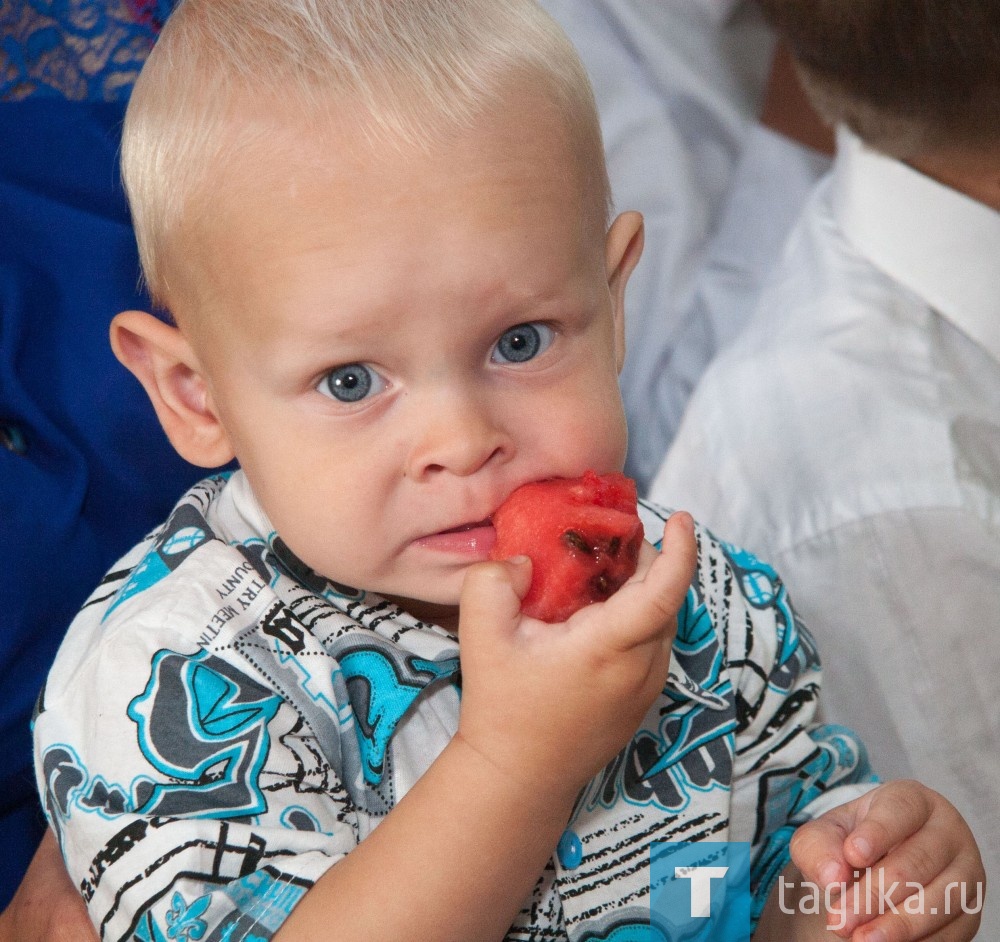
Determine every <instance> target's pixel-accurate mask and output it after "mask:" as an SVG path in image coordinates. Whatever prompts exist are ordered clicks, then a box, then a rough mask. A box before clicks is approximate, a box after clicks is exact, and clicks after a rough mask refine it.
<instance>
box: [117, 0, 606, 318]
mask: <svg viewBox="0 0 1000 942" xmlns="http://www.w3.org/2000/svg"><path fill="white" fill-rule="evenodd" d="M515 78H527V79H528V80H530V81H532V82H537V83H538V85H539V87H540V88H541V89H542V90H543V91H544V92H545V93H546V94H548V96H549V97H550V99H551V100H552V102H553V103H554V105H555V106H556V107H557V108H558V109H559V112H560V114H562V115H564V116H565V121H566V128H567V130H568V131H569V133H570V134H571V135H572V137H573V139H574V140H575V141H576V142H578V143H579V144H580V145H581V146H582V148H583V150H582V151H581V152H582V153H583V154H585V155H586V159H587V160H588V162H592V164H593V166H592V168H591V170H592V172H591V173H590V179H589V180H588V181H587V184H588V185H589V186H591V187H596V189H597V191H598V192H597V194H596V198H597V199H598V200H599V202H600V204H601V207H602V210H603V212H604V213H605V220H606V218H607V215H608V213H609V212H610V187H609V184H608V179H607V170H606V168H605V164H604V152H603V146H602V143H601V132H600V125H599V122H598V116H597V110H596V107H595V104H594V98H593V92H592V90H591V87H590V83H589V81H588V79H587V74H586V71H585V69H584V67H583V65H582V63H581V62H580V59H579V57H578V55H577V53H576V51H575V49H574V48H573V46H572V44H571V43H570V41H569V40H568V39H567V37H566V36H565V34H564V33H563V32H562V30H561V29H560V28H559V26H558V25H557V24H556V23H555V22H554V21H553V20H552V19H551V17H549V16H548V14H546V13H545V12H544V11H543V10H542V9H541V8H540V7H539V6H538V5H537V4H536V3H535V2H534V0H182V2H181V3H180V4H179V6H178V7H177V9H176V10H175V11H174V13H173V14H172V15H171V16H170V18H169V19H168V21H167V23H166V25H165V26H164V29H163V32H162V34H161V36H160V38H159V40H158V41H157V43H156V45H155V47H154V48H153V51H152V53H151V54H150V56H149V59H148V60H147V62H146V64H145V66H144V68H143V70H142V73H141V74H140V76H139V79H138V81H137V82H136V86H135V89H134V92H133V94H132V98H131V101H130V103H129V107H128V111H127V114H126V118H125V126H124V130H123V137H122V176H123V179H124V181H125V188H126V192H127V194H128V198H129V204H130V207H131V210H132V217H133V223H134V225H135V231H136V239H137V241H138V245H139V253H140V259H141V261H142V267H143V272H144V275H145V279H146V283H147V286H148V288H149V290H150V293H151V295H152V297H153V299H154V302H156V303H157V304H158V305H160V306H165V307H169V302H168V297H169V290H168V287H169V286H168V284H167V274H166V271H165V267H166V266H165V264H164V258H165V255H166V254H167V248H168V246H169V244H170V242H171V238H172V235H173V233H174V232H175V231H176V229H177V227H178V226H179V225H180V223H181V222H182V221H183V220H184V218H185V216H186V214H190V213H196V212H198V209H197V204H198V202H199V200H202V201H203V200H204V199H205V198H207V197H208V195H209V194H210V193H211V192H212V191H213V190H214V189H215V188H217V187H218V186H220V185H224V181H220V180H217V179H213V172H215V171H217V170H218V169H219V165H220V158H222V157H223V156H225V155H226V154H231V153H232V152H233V150H234V148H235V149H236V150H239V148H240V147H241V146H245V145H246V144H247V143H248V142H249V139H248V138H247V136H246V135H250V136H251V137H252V135H253V134H254V133H256V134H257V135H258V136H259V135H260V134H261V133H265V132H262V131H261V129H260V127H257V128H256V129H254V128H249V129H246V134H245V135H244V138H243V139H240V138H239V135H238V134H237V135H236V137H234V128H233V124H234V116H235V115H237V114H239V111H240V109H241V108H243V109H245V108H246V107H247V105H248V104H250V105H253V104H254V103H258V104H259V103H260V102H271V103H272V104H273V105H274V107H277V108H280V109H282V110H283V111H285V112H287V113H288V114H289V115H290V116H291V117H294V118H297V119H301V118H303V117H305V118H307V119H308V118H310V117H312V118H315V117H320V118H321V117H322V116H323V115H324V114H329V113H330V111H331V110H332V109H336V108H337V107H339V106H340V105H341V104H342V103H345V102H346V103H348V104H349V105H350V106H351V116H352V118H353V117H354V116H355V115H357V116H358V117H359V127H358V129H357V130H358V132H359V133H360V134H361V135H363V136H364V137H365V138H366V139H367V140H368V141H369V142H371V143H381V144H387V143H389V144H391V143H395V144H399V143H401V142H402V143H406V144H413V145H417V146H421V147H428V146H430V145H431V144H432V143H433V142H434V141H435V140H438V139H440V138H441V137H442V136H443V135H446V134H448V133H455V132H461V131H465V130H469V129H471V128H473V127H474V125H475V122H476V120H477V119H480V118H481V117H482V116H483V115H485V114H488V113H489V110H490V108H491V106H495V104H496V103H497V102H498V101H499V100H500V98H501V96H502V94H503V92H504V90H505V89H506V88H507V87H508V86H509V83H510V82H511V80H512V79H515ZM236 123H238V122H236Z"/></svg>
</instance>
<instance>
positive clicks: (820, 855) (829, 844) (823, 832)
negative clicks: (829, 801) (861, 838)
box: [790, 809, 854, 890]
mask: <svg viewBox="0 0 1000 942" xmlns="http://www.w3.org/2000/svg"><path fill="white" fill-rule="evenodd" d="M838 810H839V809H834V810H833V811H832V812H828V813H827V814H824V815H822V816H821V817H819V818H816V819H814V820H813V821H808V822H806V823H805V824H803V825H801V826H800V827H799V828H798V829H797V830H796V831H795V833H794V834H793V835H792V840H791V844H790V850H791V853H792V862H793V863H794V864H795V866H796V867H798V869H799V872H800V873H801V874H802V876H803V877H804V878H805V879H806V880H807V881H809V882H810V883H814V884H816V886H819V887H820V888H822V889H824V890H825V889H826V888H827V887H828V886H831V885H843V884H848V883H852V882H853V881H854V871H853V869H852V868H851V865H850V864H849V863H848V862H847V861H846V860H845V859H844V838H845V837H847V834H848V832H849V831H850V822H849V821H848V820H846V819H845V818H844V817H842V816H841V815H839V814H837V811H838Z"/></svg>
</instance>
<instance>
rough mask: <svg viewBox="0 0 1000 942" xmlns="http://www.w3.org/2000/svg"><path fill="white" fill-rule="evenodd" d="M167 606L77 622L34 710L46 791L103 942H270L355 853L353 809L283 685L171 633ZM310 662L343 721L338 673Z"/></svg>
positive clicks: (177, 613)
mask: <svg viewBox="0 0 1000 942" xmlns="http://www.w3.org/2000/svg"><path fill="white" fill-rule="evenodd" d="M150 591H153V590H150ZM173 598H174V601H172V600H171V598H170V596H169V595H166V594H165V595H164V597H161V598H160V599H158V604H157V605H155V606H154V605H149V604H144V605H143V606H141V611H133V612H132V613H131V617H128V618H124V619H122V620H121V622H116V620H115V619H114V618H112V619H110V621H109V622H105V623H102V622H101V620H100V619H99V618H98V617H94V618H89V616H88V615H87V610H86V609H85V611H84V613H83V614H82V615H81V616H79V617H78V623H77V624H75V625H74V626H73V628H72V629H71V631H70V634H69V636H68V639H67V642H66V643H65V644H64V647H63V650H62V651H61V652H60V655H59V658H58V660H57V664H56V668H55V669H54V671H53V673H52V674H50V680H49V686H48V690H47V691H46V692H45V693H43V695H42V697H41V698H40V703H39V712H38V714H37V716H36V721H35V726H34V735H35V746H36V774H37V778H38V785H39V791H40V794H41V795H42V799H43V802H44V806H45V810H46V814H47V817H48V819H49V822H50V824H51V825H52V826H53V828H54V829H55V831H56V833H57V835H58V837H59V840H60V844H61V846H62V850H63V855H64V857H65V860H66V863H67V867H68V869H69V872H70V874H71V876H72V878H73V880H74V882H76V883H77V884H78V886H79V888H80V891H81V893H82V895H83V897H84V899H85V901H86V903H87V905H88V908H89V911H90V916H91V919H92V920H93V922H94V924H95V925H96V926H97V927H98V930H99V932H100V935H101V938H102V939H103V940H112V939H114V940H124V939H129V940H132V939H136V940H140V942H166V940H168V939H171V940H172V939H184V940H188V939H191V940H194V939H225V940H230V942H232V940H247V942H250V940H256V942H262V940H267V939H270V938H271V937H272V935H273V933H274V932H275V931H276V930H277V929H278V927H279V926H280V925H281V924H282V922H283V921H284V919H285V917H286V916H287V915H288V913H289V912H290V911H291V909H292V908H293V907H294V906H295V904H296V903H297V902H298V900H299V899H300V898H301V897H302V896H303V895H304V894H305V892H306V891H307V890H308V889H309V887H310V886H312V884H313V883H314V882H315V880H317V879H318V878H319V877H320V876H321V875H322V874H323V873H324V872H325V871H326V870H327V869H328V868H329V867H330V866H331V865H332V864H334V863H335V862H336V861H337V860H339V859H341V858H342V857H343V856H344V855H345V854H347V853H348V852H349V851H350V850H352V849H353V848H354V847H355V846H356V845H357V843H358V840H359V835H358V824H357V819H356V814H355V809H354V808H353V806H352V804H351V801H350V799H349V797H348V795H347V792H346V790H345V788H344V785H343V783H342V782H341V781H340V780H339V777H338V772H337V770H336V767H335V766H336V763H335V762H331V761H330V758H331V752H332V751H335V747H334V746H332V745H331V744H330V743H325V742H321V741H320V739H319V737H318V736H316V735H315V733H314V731H313V730H312V729H310V728H309V727H308V726H306V725H305V724H304V723H303V722H302V717H301V715H300V713H299V712H298V711H296V710H295V709H293V708H292V706H291V705H290V704H289V703H288V702H287V700H286V698H285V697H283V696H282V695H281V694H280V692H279V688H280V685H279V684H278V683H277V682H275V681H272V680H269V679H268V678H267V677H264V676H260V675H259V674H257V673H256V672H254V670H253V669H252V668H251V667H249V666H246V665H243V666H241V664H240V661H239V659H238V658H237V657H227V656H226V651H225V649H226V648H227V647H230V648H231V647H232V646H231V645H228V646H227V645H223V644H220V645H218V650H215V649H212V648H211V647H210V646H205V645H199V644H196V643H191V642H190V640H188V639H189V637H190V631H178V630H170V629H169V628H165V626H175V627H176V626H177V625H178V624H181V625H183V624H184V622H185V612H184V611H183V610H181V609H180V605H181V604H182V603H181V602H179V601H177V598H178V597H177V595H176V594H173ZM147 601H148V596H147V598H146V599H144V602H147ZM124 626H127V628H126V629H125V630H122V628H123V627H124ZM153 639H156V640H155V641H154V640H153ZM258 643H259V642H258ZM308 653H310V654H312V655H313V657H312V658H311V660H310V663H311V664H312V665H313V667H314V671H315V673H314V687H313V690H314V693H315V695H316V696H317V697H321V698H322V697H325V698H326V699H327V700H328V702H329V703H330V705H331V707H332V709H331V714H332V716H334V717H336V715H337V712H336V703H337V699H338V697H339V696H341V694H342V691H339V690H338V688H337V685H336V677H337V673H336V671H335V670H324V669H323V667H324V666H325V664H324V663H321V659H323V661H325V662H329V664H330V665H331V666H333V659H332V658H330V657H329V656H328V655H326V654H325V652H323V651H322V649H321V648H319V647H318V644H317V650H316V651H310V652H308ZM324 677H325V678H326V680H324ZM341 705H342V706H343V704H341Z"/></svg>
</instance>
